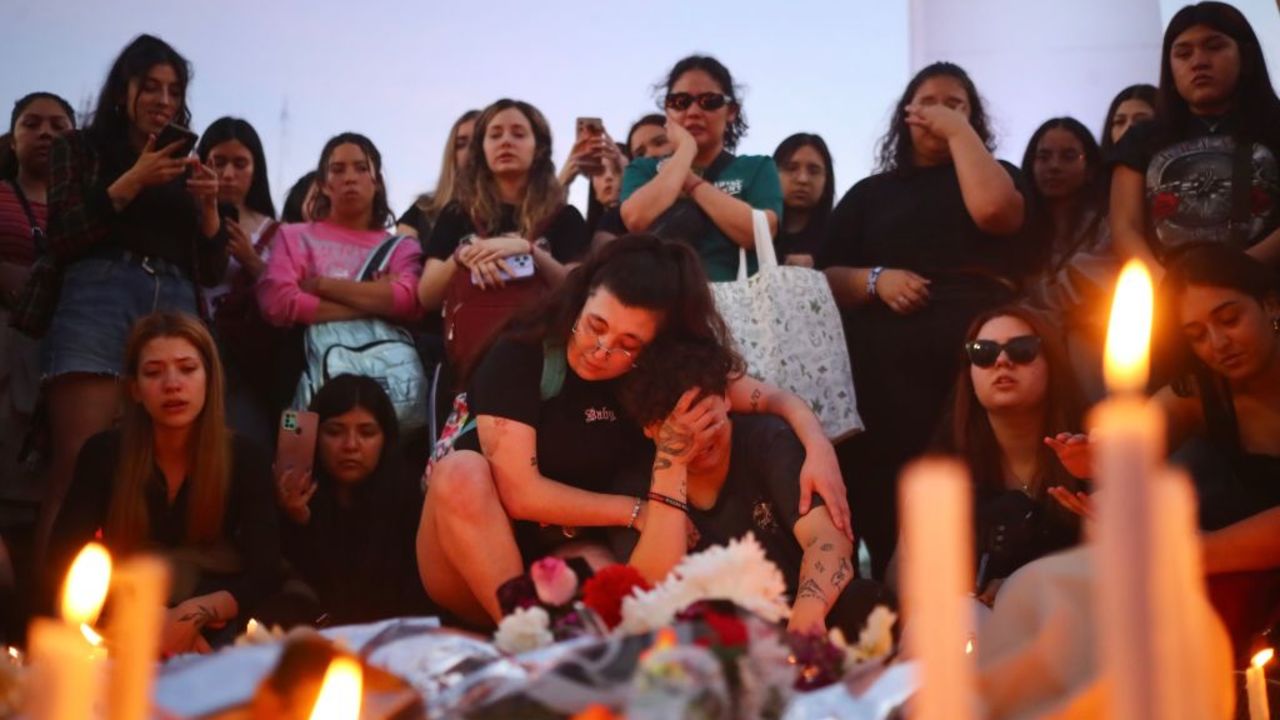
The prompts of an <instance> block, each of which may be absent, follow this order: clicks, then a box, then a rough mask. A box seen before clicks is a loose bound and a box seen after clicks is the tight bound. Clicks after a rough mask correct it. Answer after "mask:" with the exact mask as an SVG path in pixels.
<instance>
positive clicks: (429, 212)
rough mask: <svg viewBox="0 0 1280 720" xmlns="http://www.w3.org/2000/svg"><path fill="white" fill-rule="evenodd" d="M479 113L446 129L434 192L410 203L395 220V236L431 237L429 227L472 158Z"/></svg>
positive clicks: (469, 114)
mask: <svg viewBox="0 0 1280 720" xmlns="http://www.w3.org/2000/svg"><path fill="white" fill-rule="evenodd" d="M479 116H480V111H479V110H468V111H466V112H464V113H462V116H461V117H459V118H458V119H457V120H455V121H454V122H453V127H451V128H449V139H448V140H447V141H445V144H444V158H442V159H441V160H440V176H439V177H438V178H436V189H435V190H434V191H432V192H429V193H423V194H422V195H419V196H418V199H417V200H415V201H413V204H412V205H410V206H409V209H408V210H405V211H404V214H403V215H401V216H400V219H398V220H396V234H397V235H412V236H414V237H416V238H420V239H421V240H422V241H423V242H426V240H427V238H429V237H430V236H431V226H432V225H434V224H435V222H436V218H438V217H440V211H441V210H444V208H445V206H446V205H448V204H449V203H450V202H452V201H453V197H454V195H455V188H456V186H457V182H458V175H459V174H460V172H461V170H462V168H463V167H465V166H466V164H467V158H469V157H470V156H471V152H470V151H471V136H472V134H474V133H475V129H476V118H477V117H479Z"/></svg>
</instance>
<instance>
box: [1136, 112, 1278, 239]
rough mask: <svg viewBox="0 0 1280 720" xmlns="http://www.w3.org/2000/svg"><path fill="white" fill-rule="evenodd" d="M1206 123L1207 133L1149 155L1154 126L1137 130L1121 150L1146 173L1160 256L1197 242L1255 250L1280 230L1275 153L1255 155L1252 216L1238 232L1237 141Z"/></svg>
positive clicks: (1257, 147) (1262, 150)
mask: <svg viewBox="0 0 1280 720" xmlns="http://www.w3.org/2000/svg"><path fill="white" fill-rule="evenodd" d="M1225 124H1226V123H1225V122H1220V123H1215V124H1207V123H1205V124H1204V128H1203V134H1200V135H1198V136H1196V137H1191V138H1188V139H1185V140H1181V141H1178V142H1175V143H1173V144H1170V145H1166V146H1164V147H1162V148H1158V149H1156V150H1155V151H1154V152H1147V150H1148V149H1149V148H1150V146H1151V141H1150V139H1149V137H1150V135H1151V134H1152V130H1153V126H1152V125H1151V124H1145V125H1142V126H1139V127H1136V128H1134V129H1133V130H1132V131H1130V133H1129V134H1130V135H1135V137H1134V138H1133V140H1132V141H1131V142H1130V138H1129V137H1128V136H1126V137H1125V138H1124V139H1123V140H1122V141H1121V144H1120V146H1119V147H1118V155H1119V160H1120V162H1121V163H1123V164H1124V165H1127V166H1129V167H1131V168H1133V169H1134V170H1137V171H1139V172H1142V173H1144V176H1145V181H1146V202H1147V209H1148V213H1149V217H1150V222H1151V227H1152V230H1153V231H1154V238H1155V241H1156V243H1157V247H1156V248H1155V250H1156V251H1157V253H1158V254H1162V255H1163V254H1167V253H1168V252H1170V251H1172V250H1176V249H1177V248H1179V247H1182V246H1184V245H1187V244H1189V243H1195V242H1218V243H1229V244H1240V245H1241V246H1242V247H1249V246H1251V245H1254V244H1256V243H1257V242H1258V241H1260V240H1262V239H1263V238H1265V237H1266V236H1267V235H1269V234H1270V233H1271V232H1272V231H1274V230H1275V229H1276V227H1277V226H1278V225H1280V209H1278V207H1277V206H1278V205H1280V166H1278V165H1277V162H1276V154H1275V151H1274V149H1273V148H1269V147H1267V146H1265V145H1262V144H1260V143H1252V145H1251V148H1250V151H1249V166H1248V172H1249V179H1250V187H1249V190H1248V193H1249V194H1248V203H1247V205H1248V215H1247V216H1246V217H1245V218H1244V220H1243V223H1242V224H1243V226H1244V227H1243V231H1242V232H1235V231H1234V228H1233V222H1232V215H1231V213H1232V207H1233V204H1234V202H1235V199H1234V192H1233V190H1232V176H1233V172H1234V164H1235V155H1236V141H1235V139H1234V138H1232V137H1231V136H1230V135H1229V134H1227V132H1226V130H1225V128H1224V127H1223V126H1224V125H1225Z"/></svg>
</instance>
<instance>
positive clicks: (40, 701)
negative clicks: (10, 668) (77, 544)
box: [27, 543, 111, 720]
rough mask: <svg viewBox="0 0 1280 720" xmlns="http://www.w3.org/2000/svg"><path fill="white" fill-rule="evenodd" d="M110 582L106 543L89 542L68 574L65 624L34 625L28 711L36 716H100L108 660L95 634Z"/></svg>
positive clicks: (46, 719)
mask: <svg viewBox="0 0 1280 720" xmlns="http://www.w3.org/2000/svg"><path fill="white" fill-rule="evenodd" d="M110 580H111V556H110V555H108V554H107V551H106V549H105V548H103V547H102V546H101V545H98V544H97V543H89V544H88V545H86V546H85V547H84V549H83V550H81V551H80V554H79V555H77V556H76V559H75V562H73V563H72V564H71V570H70V571H69V572H68V573H67V580H66V583H65V585H64V587H63V591H62V620H61V621H58V620H51V619H49V618H36V619H35V620H34V621H32V623H31V628H30V631H29V634H28V638H27V647H28V649H29V651H30V652H29V653H28V654H29V656H30V657H31V667H32V676H33V677H32V688H31V692H30V693H29V694H28V708H27V709H28V712H29V713H30V715H31V717H33V718H36V719H37V720H85V718H90V717H93V716H94V713H95V709H96V706H97V701H98V696H99V694H100V690H101V685H102V683H101V679H102V677H101V673H102V659H103V658H102V652H101V650H100V649H99V648H96V647H94V646H93V645H92V644H91V641H90V639H89V638H90V635H89V633H92V628H91V627H90V626H91V625H92V623H93V621H94V620H96V619H97V617H98V614H99V613H100V612H102V603H103V600H104V599H105V598H106V595H107V587H108V584H109V583H110ZM85 629H88V630H89V633H86V632H85Z"/></svg>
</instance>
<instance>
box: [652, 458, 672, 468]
mask: <svg viewBox="0 0 1280 720" xmlns="http://www.w3.org/2000/svg"><path fill="white" fill-rule="evenodd" d="M669 467H671V459H670V458H668V457H664V456H662V455H659V456H657V457H655V458H654V459H653V470H654V472H657V471H659V470H666V469H667V468H669Z"/></svg>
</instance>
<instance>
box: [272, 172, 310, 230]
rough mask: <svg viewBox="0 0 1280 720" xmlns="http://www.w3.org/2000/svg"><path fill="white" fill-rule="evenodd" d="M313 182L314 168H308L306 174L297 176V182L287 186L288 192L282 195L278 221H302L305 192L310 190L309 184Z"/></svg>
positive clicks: (305, 199)
mask: <svg viewBox="0 0 1280 720" xmlns="http://www.w3.org/2000/svg"><path fill="white" fill-rule="evenodd" d="M315 184H316V171H315V170H308V171H307V172H306V174H304V175H303V176H302V177H300V178H298V180H297V182H295V183H294V184H293V185H292V187H290V188H289V192H288V194H287V195H285V197H284V208H283V209H282V210H281V211H280V222H287V223H300V222H303V220H304V218H303V217H302V213H303V207H302V204H303V203H305V202H306V201H307V193H308V192H310V191H311V186H312V185H315Z"/></svg>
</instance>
